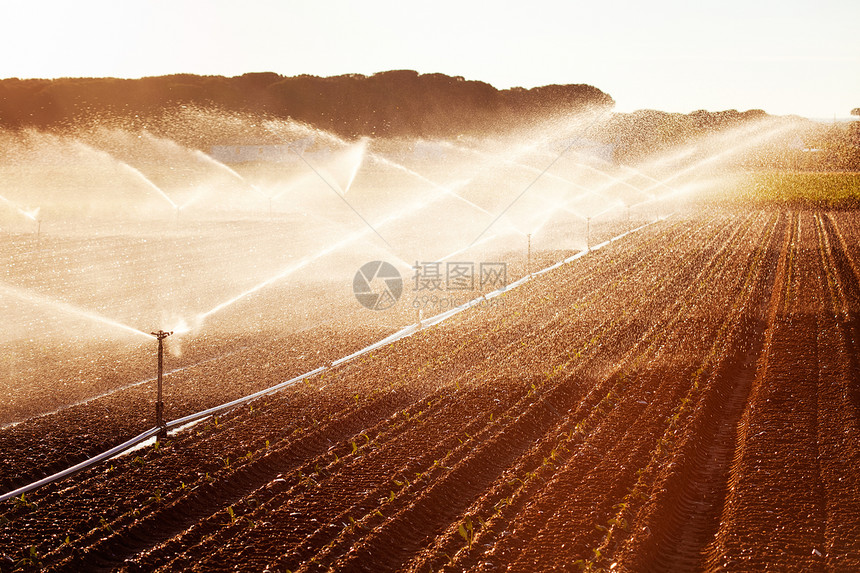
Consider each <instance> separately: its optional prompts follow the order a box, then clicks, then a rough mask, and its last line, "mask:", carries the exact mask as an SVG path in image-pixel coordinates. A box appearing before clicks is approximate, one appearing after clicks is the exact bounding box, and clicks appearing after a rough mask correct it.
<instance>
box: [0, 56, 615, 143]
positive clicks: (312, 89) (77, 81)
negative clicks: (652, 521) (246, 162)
mask: <svg viewBox="0 0 860 573" xmlns="http://www.w3.org/2000/svg"><path fill="white" fill-rule="evenodd" d="M613 104H614V102H613V100H612V98H611V97H609V96H608V95H607V94H605V93H603V92H602V91H600V90H599V89H597V88H594V87H592V86H588V85H580V84H577V85H550V86H543V87H537V88H533V89H523V88H513V89H508V90H498V89H496V88H494V87H493V86H491V85H489V84H487V83H483V82H479V81H467V80H465V79H463V78H462V77H450V76H446V75H444V74H423V75H420V74H418V72H415V71H411V70H397V71H389V72H381V73H378V74H374V75H372V76H363V75H358V74H350V75H344V76H336V77H328V78H322V77H316V76H309V75H302V76H297V77H284V76H281V75H278V74H274V73H253V74H245V75H242V76H237V77H230V78H228V77H223V76H197V75H190V74H180V75H170V76H160V77H148V78H141V79H116V78H62V79H55V80H44V79H29V80H20V79H17V78H13V79H6V80H0V125H2V126H4V127H7V128H19V127H37V128H41V129H52V128H57V127H64V126H69V125H74V124H80V123H81V122H88V121H92V120H93V119H94V118H105V117H113V118H116V119H120V120H122V119H128V118H141V117H155V116H158V115H160V114H162V113H163V112H164V111H165V110H167V109H171V108H176V107H180V106H183V105H186V106H188V105H193V106H197V107H205V108H214V109H219V110H223V111H230V112H248V113H255V114H263V115H266V116H269V117H275V118H288V117H289V118H292V119H295V120H299V121H302V122H306V123H308V124H311V125H313V126H316V127H319V128H322V129H326V130H329V131H332V132H334V133H336V134H338V135H340V136H342V137H347V138H355V137H360V136H419V137H445V136H451V135H456V134H460V133H464V132H465V133H474V132H481V131H486V130H492V129H493V128H494V127H495V126H498V125H500V124H503V123H505V122H507V121H521V120H528V119H529V118H530V117H532V116H536V115H542V116H545V115H546V114H547V113H569V112H575V111H579V110H582V109H583V108H586V107H589V106H612V105H613Z"/></svg>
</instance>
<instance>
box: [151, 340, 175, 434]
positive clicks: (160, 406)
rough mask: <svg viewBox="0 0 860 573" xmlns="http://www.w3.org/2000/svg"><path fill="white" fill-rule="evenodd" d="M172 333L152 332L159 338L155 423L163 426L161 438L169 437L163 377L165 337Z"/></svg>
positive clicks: (160, 426)
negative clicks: (162, 384)
mask: <svg viewBox="0 0 860 573" xmlns="http://www.w3.org/2000/svg"><path fill="white" fill-rule="evenodd" d="M171 334H173V332H165V331H163V330H159V331H158V332H153V333H152V335H153V336H154V337H155V338H156V339H158V378H157V381H158V393H157V398H156V400H155V425H156V426H158V427H159V428H161V431H160V432H158V439H159V440H163V439H165V438H166V437H167V429H166V428H165V427H164V402H162V400H161V379H162V377H163V375H164V339H165V338H167V337H168V336H170V335H171Z"/></svg>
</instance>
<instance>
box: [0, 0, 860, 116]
mask: <svg viewBox="0 0 860 573" xmlns="http://www.w3.org/2000/svg"><path fill="white" fill-rule="evenodd" d="M3 12H4V21H5V26H4V32H3V34H2V36H0V47H2V51H3V54H4V57H3V59H2V61H0V78H10V77H19V78H56V77H86V76H92V77H101V76H113V77H125V78H134V77H142V76H153V75H164V74H173V73H194V74H210V75H226V76H232V75H240V74H243V73H246V72H254V71H272V72H277V73H279V74H283V75H287V76H292V75H299V74H312V75H319V76H330V75H339V74H347V73H361V74H372V73H375V72H378V71H384V70H390V69H414V70H417V71H419V72H421V73H432V72H440V73H444V74H448V75H460V76H464V77H466V78H467V79H474V80H481V81H485V82H488V83H490V84H492V85H494V86H496V87H497V88H508V87H513V86H522V87H534V86H539V85H545V84H569V83H586V84H591V85H594V86H596V87H598V88H600V89H601V90H603V91H605V92H607V93H609V94H610V95H611V96H612V97H613V98H614V99H615V101H616V110H617V111H632V110H635V109H642V108H651V109H660V110H665V111H678V112H689V111H692V110H696V109H709V110H722V109H739V110H745V109H754V108H758V109H764V110H765V111H767V112H768V113H772V114H798V115H804V116H807V117H821V118H832V117H834V116H840V117H842V116H847V115H848V114H849V112H850V110H851V109H852V108H854V107H857V105H858V94H860V74H858V73H857V69H858V64H860V42H858V41H857V36H856V34H857V30H856V26H857V22H858V21H860V3H857V2H854V1H850V0H825V1H822V2H814V3H813V2H802V1H799V0H789V1H781V2H742V1H739V0H729V1H727V2H721V3H709V4H705V5H702V4H696V3H689V2H680V1H670V0H660V1H658V2H648V3H640V2H617V1H609V2H589V3H584V2H581V3H563V2H547V1H538V2H521V3H517V4H515V5H511V4H510V3H505V4H498V3H489V2H480V3H478V2H472V3H469V2H453V1H449V0H443V1H439V2H432V3H420V4H418V3H402V2H379V1H374V2H347V1H338V2H326V3H314V2H301V3H299V2H275V1H259V0H258V1H251V2H243V3H237V2H226V1H220V0H219V1H215V2H202V1H197V2H191V1H183V2H166V1H157V2H141V1H130V2H121V3H117V2H106V1H104V2H95V1H87V2H12V3H7V4H6V5H5V6H4V9H3Z"/></svg>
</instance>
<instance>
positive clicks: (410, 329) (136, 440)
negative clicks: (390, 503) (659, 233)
mask: <svg viewBox="0 0 860 573" xmlns="http://www.w3.org/2000/svg"><path fill="white" fill-rule="evenodd" d="M669 217H671V215H669V216H667V217H663V218H661V219H658V220H657V221H662V220H664V219H667V218H669ZM657 221H652V222H651V223H645V224H644V225H641V226H639V227H636V228H635V229H632V230H630V231H627V232H624V233H622V234H620V235H618V236H616V237H612V238H611V239H609V240H608V241H604V242H602V243H600V244H599V245H595V246H593V247H591V248H590V249H587V250H584V251H580V252H578V253H576V254H575V255H572V256H570V257H568V258H566V259H564V260H562V261H559V262H557V263H555V264H553V265H550V266H548V267H546V268H544V269H541V270H539V271H536V272H534V273H531V274H528V275H525V276H524V277H522V278H521V279H519V280H517V281H514V282H512V283H511V284H509V285H506V286H503V287H501V288H499V289H497V290H494V291H491V292H488V293H487V294H485V295H481V296H480V297H478V298H476V299H473V300H470V301H469V302H467V303H464V304H461V305H460V306H458V307H456V308H452V309H451V310H448V311H445V312H442V313H440V314H437V315H436V316H433V317H431V318H429V319H427V320H423V321H421V322H420V323H419V324H410V325H409V326H407V327H405V328H403V329H401V330H398V331H397V332H395V333H394V334H391V335H389V336H387V337H385V338H383V339H382V340H379V341H377V342H374V343H373V344H371V345H369V346H366V347H364V348H362V349H361V350H359V351H357V352H353V353H352V354H350V355H348V356H344V357H343V358H340V359H338V360H335V361H334V362H332V363H331V364H330V365H329V366H320V367H319V368H317V369H315V370H311V371H310V372H305V373H304V374H301V375H299V376H296V377H295V378H290V379H289V380H287V381H285V382H280V383H278V384H275V385H274V386H270V387H269V388H265V389H264V390H260V391H259V392H255V393H253V394H249V395H248V396H244V397H242V398H237V399H236V400H233V401H231V402H227V403H225V404H221V405H220V406H214V407H212V408H209V409H206V410H202V411H200V412H196V413H194V414H189V415H188V416H183V417H182V418H177V419H175V420H172V421H170V422H167V423H166V424H165V425H164V429H165V430H169V429H171V428H177V427H180V426H184V425H186V424H188V423H189V422H194V421H196V420H200V419H202V418H206V417H208V416H212V415H213V414H217V413H219V412H223V411H225V410H230V409H232V408H235V407H237V406H241V405H243V404H247V403H248V402H251V401H253V400H256V399H257V398H261V397H263V396H266V395H268V394H273V393H275V392H278V391H279V390H283V389H284V388H286V387H288V386H292V385H293V384H295V383H296V382H300V381H302V380H304V379H305V378H310V377H311V376H315V375H317V374H319V373H321V372H323V371H325V370H327V369H328V368H333V367H335V366H340V365H341V364H344V363H346V362H349V361H350V360H353V359H355V358H358V357H359V356H362V355H364V354H367V353H368V352H373V351H374V350H377V349H379V348H382V347H384V346H388V345H389V344H391V343H392V342H395V341H397V340H400V339H401V338H406V337H408V336H412V335H413V334H415V333H416V332H418V331H420V330H421V329H422V328H426V327H430V326H435V325H437V324H439V323H440V322H443V321H445V320H448V319H449V318H451V317H452V316H454V315H456V314H459V313H461V312H463V311H464V310H466V309H469V308H471V307H473V306H478V305H480V304H486V302H487V301H488V300H490V299H493V298H496V297H497V296H499V295H502V294H504V293H506V292H508V291H511V290H513V289H515V288H517V287H520V286H522V285H524V284H525V283H527V282H529V281H530V280H532V279H533V278H534V277H536V276H539V275H542V274H544V273H548V272H549V271H552V270H554V269H557V268H558V267H560V266H562V265H564V264H567V263H570V262H573V261H575V260H577V259H580V258H582V257H584V256H585V255H587V254H588V253H589V252H591V251H597V250H599V249H602V248H603V247H605V246H607V245H609V244H611V243H614V242H615V241H618V240H620V239H622V238H624V237H626V236H627V235H629V234H631V233H635V232H637V231H640V230H642V229H644V228H645V227H648V226H650V225H653V224H654V223H655V222H657ZM161 430H162V428H150V429H149V430H147V431H145V432H143V433H142V434H139V435H137V436H135V437H133V438H131V439H130V440H127V441H125V442H123V443H121V444H120V445H118V446H114V447H113V448H111V449H109V450H107V451H105V452H102V453H100V454H98V455H97V456H94V457H92V458H89V459H86V460H84V461H82V462H80V463H78V464H75V465H74V466H72V467H70V468H67V469H65V470H62V471H59V472H57V473H55V474H53V475H50V476H48V477H45V478H42V479H40V480H39V481H35V482H33V483H31V484H28V485H25V486H22V487H19V488H18V489H16V490H13V491H10V492H8V493H4V494H2V495H0V502H3V501H6V500H7V499H12V498H13V497H19V496H21V495H24V494H26V493H29V492H31V491H33V490H36V489H39V488H40V487H42V486H45V485H48V484H49V483H53V482H55V481H57V480H61V479H63V478H66V477H69V476H71V475H73V474H76V473H77V472H79V471H81V470H85V469H87V468H88V467H90V466H93V465H95V464H97V463H99V462H102V461H104V460H106V459H110V458H113V457H116V456H118V455H120V454H121V453H123V452H125V451H126V450H128V449H130V448H133V447H134V446H136V445H138V444H140V443H141V442H143V441H145V440H148V439H149V438H151V437H152V436H155V435H156V434H158V433H159V432H160V431H161Z"/></svg>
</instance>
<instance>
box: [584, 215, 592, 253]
mask: <svg viewBox="0 0 860 573" xmlns="http://www.w3.org/2000/svg"><path fill="white" fill-rule="evenodd" d="M585 250H586V251H590V250H591V217H586V218H585Z"/></svg>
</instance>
